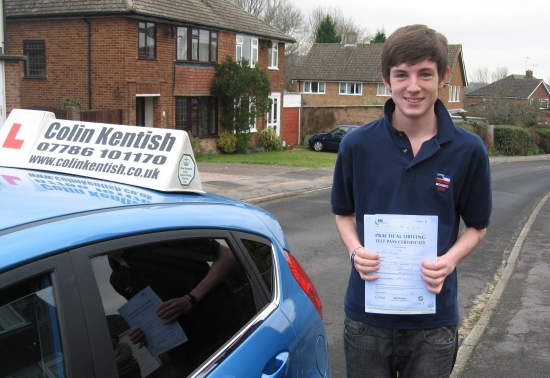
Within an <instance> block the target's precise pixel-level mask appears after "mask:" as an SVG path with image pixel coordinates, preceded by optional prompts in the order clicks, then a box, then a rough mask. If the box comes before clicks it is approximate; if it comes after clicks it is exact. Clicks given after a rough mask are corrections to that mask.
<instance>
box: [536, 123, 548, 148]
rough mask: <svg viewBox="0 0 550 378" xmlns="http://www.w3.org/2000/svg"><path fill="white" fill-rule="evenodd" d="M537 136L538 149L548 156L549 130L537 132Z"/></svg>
mask: <svg viewBox="0 0 550 378" xmlns="http://www.w3.org/2000/svg"><path fill="white" fill-rule="evenodd" d="M537 133H538V135H539V143H538V145H539V148H540V149H541V151H542V152H543V153H545V154H550V128H546V129H539V130H537Z"/></svg>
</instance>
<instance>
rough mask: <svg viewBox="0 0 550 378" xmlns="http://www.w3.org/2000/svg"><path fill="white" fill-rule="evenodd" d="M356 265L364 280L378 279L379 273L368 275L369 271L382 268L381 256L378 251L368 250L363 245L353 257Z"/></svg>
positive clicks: (372, 271)
mask: <svg viewBox="0 0 550 378" xmlns="http://www.w3.org/2000/svg"><path fill="white" fill-rule="evenodd" d="M353 262H354V267H355V270H357V272H359V276H360V277H361V279H362V280H364V281H374V280H377V279H378V276H377V275H367V273H374V272H376V271H377V270H378V269H380V256H379V255H377V254H376V253H371V252H367V251H366V250H365V248H363V247H361V248H359V249H358V250H357V252H356V253H355V257H354V258H353Z"/></svg>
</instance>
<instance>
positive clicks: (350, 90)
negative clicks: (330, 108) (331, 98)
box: [340, 82, 363, 96]
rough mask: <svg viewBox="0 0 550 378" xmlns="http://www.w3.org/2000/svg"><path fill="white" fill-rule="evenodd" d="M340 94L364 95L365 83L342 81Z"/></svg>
mask: <svg viewBox="0 0 550 378" xmlns="http://www.w3.org/2000/svg"><path fill="white" fill-rule="evenodd" d="M340 94H341V95H348V96H362V95H363V83H357V82H351V83H349V82H341V83H340Z"/></svg>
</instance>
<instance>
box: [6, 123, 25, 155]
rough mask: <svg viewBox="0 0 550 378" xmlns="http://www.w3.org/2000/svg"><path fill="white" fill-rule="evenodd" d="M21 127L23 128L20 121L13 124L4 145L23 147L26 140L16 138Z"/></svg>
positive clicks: (16, 147) (7, 146)
mask: <svg viewBox="0 0 550 378" xmlns="http://www.w3.org/2000/svg"><path fill="white" fill-rule="evenodd" d="M20 128H21V124H20V123H14V124H13V125H12V127H11V130H10V132H9V133H8V136H7V137H6V140H5V141H4V144H3V145H2V147H6V148H15V149H20V148H21V146H22V145H23V142H24V141H23V140H21V139H16V137H17V133H18V132H19V129H20Z"/></svg>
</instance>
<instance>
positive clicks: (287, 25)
mask: <svg viewBox="0 0 550 378" xmlns="http://www.w3.org/2000/svg"><path fill="white" fill-rule="evenodd" d="M261 18H262V20H263V21H264V22H265V23H267V24H269V25H271V26H273V27H274V28H275V29H278V30H280V31H282V32H283V33H285V34H288V35H289V36H291V37H294V38H297V37H299V35H300V34H301V33H302V32H303V30H304V27H305V18H304V15H303V14H302V11H301V10H300V9H298V8H296V7H295V6H294V5H293V4H292V3H291V2H290V0H273V2H271V3H269V5H268V6H267V8H266V9H265V12H264V14H263V16H262V17H261Z"/></svg>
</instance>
